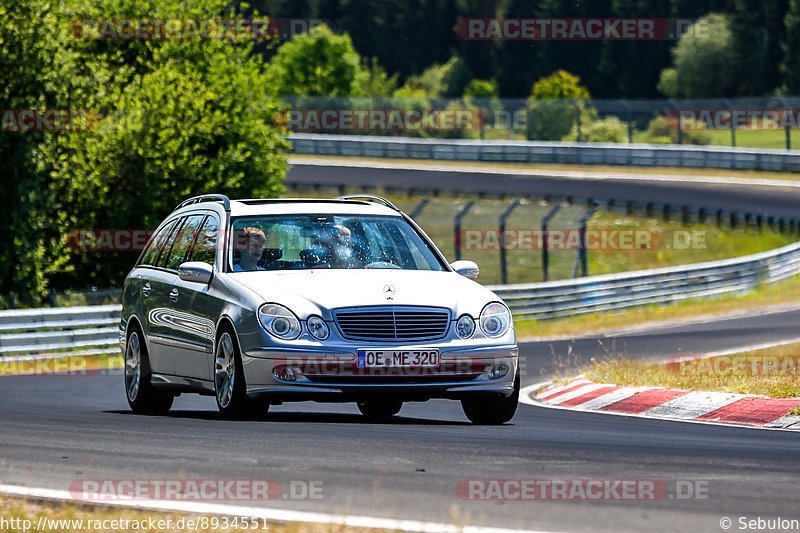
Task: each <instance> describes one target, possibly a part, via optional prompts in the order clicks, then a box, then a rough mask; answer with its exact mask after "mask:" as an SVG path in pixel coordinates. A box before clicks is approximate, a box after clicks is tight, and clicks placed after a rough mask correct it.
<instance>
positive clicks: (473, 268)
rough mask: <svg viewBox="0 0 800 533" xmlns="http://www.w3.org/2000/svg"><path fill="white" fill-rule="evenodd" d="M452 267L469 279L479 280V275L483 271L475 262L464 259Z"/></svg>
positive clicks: (452, 264)
mask: <svg viewBox="0 0 800 533" xmlns="http://www.w3.org/2000/svg"><path fill="white" fill-rule="evenodd" d="M450 266H451V267H453V270H455V271H456V272H458V273H459V274H461V275H462V276H464V277H465V278H469V279H478V275H479V274H480V273H481V269H479V268H478V265H477V264H475V261H465V260H463V259H462V260H460V261H453V262H452V263H450Z"/></svg>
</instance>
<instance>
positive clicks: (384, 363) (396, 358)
mask: <svg viewBox="0 0 800 533" xmlns="http://www.w3.org/2000/svg"><path fill="white" fill-rule="evenodd" d="M437 366H439V350H438V349H437V348H427V349H424V350H358V367H359V368H395V367H437Z"/></svg>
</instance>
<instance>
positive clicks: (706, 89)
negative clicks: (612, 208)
mask: <svg viewBox="0 0 800 533" xmlns="http://www.w3.org/2000/svg"><path fill="white" fill-rule="evenodd" d="M250 4H251V5H252V6H253V7H254V8H257V9H258V10H259V11H260V12H261V13H266V14H268V15H270V16H273V17H308V18H315V19H327V20H329V21H332V23H333V24H334V25H335V27H334V30H335V31H336V32H337V33H347V34H348V35H349V36H350V37H351V39H352V43H353V45H354V48H355V50H356V51H357V52H358V53H359V54H360V55H361V56H364V57H370V58H372V57H374V58H376V59H377V62H378V63H379V64H380V65H382V66H383V68H384V69H385V70H386V72H387V73H388V74H389V76H395V75H396V76H397V80H398V83H399V85H400V86H403V85H406V84H407V82H408V81H409V79H414V78H420V77H422V78H425V75H424V73H425V71H426V70H427V69H429V68H430V67H432V66H434V65H445V64H448V62H450V61H451V60H453V58H455V61H456V62H457V63H458V64H459V65H460V67H459V69H460V70H461V72H463V74H460V75H459V76H453V77H452V78H450V80H451V83H445V84H444V86H443V87H442V88H441V90H442V93H441V94H440V95H439V96H445V97H457V96H460V95H461V94H462V92H463V89H464V86H465V85H466V83H468V82H469V80H471V79H485V80H489V79H494V80H495V82H496V86H497V89H498V94H499V95H500V96H502V97H506V98H526V97H528V96H529V95H530V90H531V87H532V85H533V84H534V83H535V82H536V80H538V79H540V78H542V77H544V76H547V75H549V74H550V73H552V72H555V71H557V70H560V69H563V70H566V71H568V72H572V73H574V74H576V75H578V76H579V77H580V78H581V80H583V83H584V84H585V86H586V87H587V88H588V89H589V91H590V93H591V94H592V95H593V96H594V97H596V98H621V97H625V98H656V97H663V96H665V95H666V96H682V97H692V98H695V97H707V96H727V97H736V96H762V95H766V94H772V93H774V92H776V91H782V92H785V93H787V94H800V68H798V67H800V31H798V30H800V0H593V1H591V2H563V1H561V0H487V1H481V2H475V1H472V0H415V1H414V2H408V1H406V0H386V1H380V0H307V1H296V0H251V1H250ZM712 13H716V14H719V15H720V16H721V17H722V18H723V19H724V20H725V21H726V24H727V25H728V30H720V29H719V27H717V26H715V27H712V28H709V31H708V34H709V37H708V38H699V39H695V40H694V43H693V44H692V47H694V48H696V52H697V53H698V54H699V55H700V58H698V59H697V65H702V64H703V63H704V62H705V61H707V60H708V59H711V58H713V57H714V56H713V55H712V53H711V52H712V51H713V50H717V51H720V50H721V51H723V52H724V54H723V56H722V57H720V58H719V59H720V61H718V62H716V63H714V64H711V65H707V66H708V67H710V68H708V69H706V70H705V72H704V76H703V77H704V78H705V85H703V84H697V85H694V84H692V83H690V82H691V80H688V79H686V80H684V79H681V83H682V84H683V83H686V84H687V85H686V87H689V89H687V91H689V92H686V93H684V94H681V93H677V94H665V93H662V92H660V91H659V81H660V80H661V78H662V71H663V70H664V69H667V68H670V67H671V66H672V64H673V60H675V61H676V62H677V63H685V62H686V61H687V60H688V59H689V58H687V57H686V56H685V55H684V54H679V57H676V56H674V55H673V54H672V52H671V50H672V49H673V47H675V45H676V44H677V42H676V41H674V40H659V41H611V40H609V41H599V42H598V41H469V40H464V39H461V38H459V36H458V35H456V33H455V32H454V31H453V27H454V25H455V23H456V22H457V21H458V20H459V19H461V18H471V17H539V18H562V17H563V18H607V17H620V18H677V19H682V20H697V19H699V18H701V17H704V16H706V15H709V14H712ZM712 22H713V21H712ZM720 47H721V49H720ZM274 53H275V50H270V51H265V54H266V56H268V57H269V56H270V55H271V54H274ZM726 62H727V63H726ZM722 65H725V66H726V67H727V68H722ZM717 66H719V68H717ZM686 67H689V65H686ZM690 70H691V69H690ZM718 74H721V75H724V78H723V80H719V79H717V78H716V75H718ZM426 79H430V76H428V78H426ZM459 80H466V81H459ZM731 80H734V82H733V83H730V81H731ZM715 81H716V82H717V83H715ZM720 81H724V83H719V82H720ZM410 85H411V86H414V84H413V83H412V84H410ZM666 88H667V86H666V85H664V89H666Z"/></svg>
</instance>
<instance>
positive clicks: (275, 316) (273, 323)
mask: <svg viewBox="0 0 800 533" xmlns="http://www.w3.org/2000/svg"><path fill="white" fill-rule="evenodd" d="M258 320H259V322H261V326H263V328H264V329H266V330H267V331H268V332H270V333H271V334H272V335H274V336H276V337H278V338H279V339H283V340H292V339H296V338H297V337H299V336H300V321H299V320H298V319H297V317H296V316H294V313H292V312H291V311H289V310H288V309H286V308H285V307H284V306H282V305H278V304H264V305H262V306H261V308H260V309H259V310H258Z"/></svg>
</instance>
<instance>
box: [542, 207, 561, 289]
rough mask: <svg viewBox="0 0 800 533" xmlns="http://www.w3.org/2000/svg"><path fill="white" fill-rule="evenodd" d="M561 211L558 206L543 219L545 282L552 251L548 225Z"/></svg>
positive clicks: (543, 273) (543, 271)
mask: <svg viewBox="0 0 800 533" xmlns="http://www.w3.org/2000/svg"><path fill="white" fill-rule="evenodd" d="M559 209H561V205H560V204H559V205H556V206H554V207H553V209H551V210H550V212H549V213H547V215H545V217H544V218H543V219H542V277H543V279H544V281H547V276H548V272H547V270H548V268H549V261H550V257H549V253H550V252H549V250H550V238H549V237H548V236H547V225H548V224H549V223H550V219H551V218H553V217H554V216H555V214H556V213H558V210H559Z"/></svg>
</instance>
